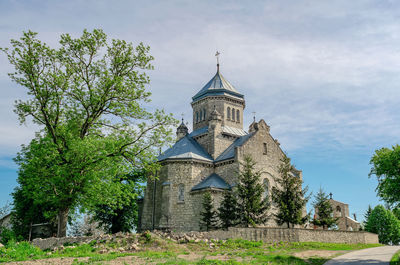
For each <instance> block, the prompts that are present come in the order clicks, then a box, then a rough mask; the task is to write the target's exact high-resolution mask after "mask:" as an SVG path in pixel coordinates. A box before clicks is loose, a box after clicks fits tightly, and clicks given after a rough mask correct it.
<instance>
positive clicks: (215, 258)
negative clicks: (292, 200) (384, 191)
mask: <svg viewBox="0 0 400 265" xmlns="http://www.w3.org/2000/svg"><path fill="white" fill-rule="evenodd" d="M102 244H103V245H102V246H103V247H107V248H108V249H110V251H108V252H107V253H104V254H100V253H99V252H100V249H101V246H99V245H96V244H95V242H93V243H91V244H82V245H77V246H69V247H66V248H65V249H63V250H57V251H53V252H51V251H42V250H40V249H38V248H36V247H34V246H32V245H31V244H29V243H27V242H21V243H15V242H10V243H9V244H7V246H6V247H5V248H0V262H10V261H24V260H32V259H47V258H59V257H63V258H68V257H74V258H77V259H76V260H75V261H74V262H73V264H110V263H112V261H113V260H115V259H121V258H122V257H125V258H124V259H126V260H127V263H134V262H135V263H136V262H137V263H139V264H146V263H154V264H270V265H275V264H294V265H306V264H307V265H310V264H311V265H319V264H323V263H324V262H326V261H327V260H328V258H327V257H319V256H318V255H315V256H308V257H306V258H301V257H295V256H294V255H296V253H300V252H302V251H314V252H315V253H318V251H333V252H332V253H333V255H335V253H336V252H337V253H338V254H341V253H343V251H349V250H357V249H363V248H369V247H376V246H379V245H377V244H368V245H365V244H327V243H287V242H280V243H263V242H261V241H247V240H227V241H213V242H211V244H210V243H205V242H198V243H195V242H189V243H181V244H179V243H176V242H174V241H172V240H166V239H162V238H159V237H156V236H152V238H150V239H146V240H142V241H141V244H140V248H141V249H140V250H139V251H134V252H120V251H118V248H119V247H121V243H115V242H112V244H111V243H109V242H107V243H102ZM210 245H211V246H210ZM127 256H128V257H127ZM80 257H89V259H88V260H86V261H82V260H79V258H80ZM129 261H130V262H129ZM394 264H398V263H394Z"/></svg>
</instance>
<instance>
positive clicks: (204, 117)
mask: <svg viewBox="0 0 400 265" xmlns="http://www.w3.org/2000/svg"><path fill="white" fill-rule="evenodd" d="M203 120H206V109H203Z"/></svg>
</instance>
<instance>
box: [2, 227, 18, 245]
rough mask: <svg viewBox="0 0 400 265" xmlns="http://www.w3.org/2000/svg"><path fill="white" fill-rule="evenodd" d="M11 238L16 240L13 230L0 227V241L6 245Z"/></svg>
mask: <svg viewBox="0 0 400 265" xmlns="http://www.w3.org/2000/svg"><path fill="white" fill-rule="evenodd" d="M11 240H13V241H17V237H16V235H15V233H14V231H12V230H11V229H8V228H6V227H0V243H2V244H3V245H7V244H8V242H9V241H11Z"/></svg>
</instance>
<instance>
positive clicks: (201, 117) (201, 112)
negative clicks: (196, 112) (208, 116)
mask: <svg viewBox="0 0 400 265" xmlns="http://www.w3.org/2000/svg"><path fill="white" fill-rule="evenodd" d="M202 120H203V111H202V110H200V121H202Z"/></svg>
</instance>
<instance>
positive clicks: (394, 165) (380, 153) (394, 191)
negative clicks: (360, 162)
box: [369, 145, 400, 206]
mask: <svg viewBox="0 0 400 265" xmlns="http://www.w3.org/2000/svg"><path fill="white" fill-rule="evenodd" d="M370 163H371V164H372V169H371V172H370V174H369V175H370V176H372V175H376V177H377V179H378V186H377V188H376V191H377V193H378V196H379V197H381V198H382V199H383V200H384V201H386V202H387V203H389V204H390V205H395V206H396V205H400V145H395V146H393V147H392V148H391V149H390V148H381V149H379V150H376V151H375V154H374V155H373V156H372V158H371V161H370Z"/></svg>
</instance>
